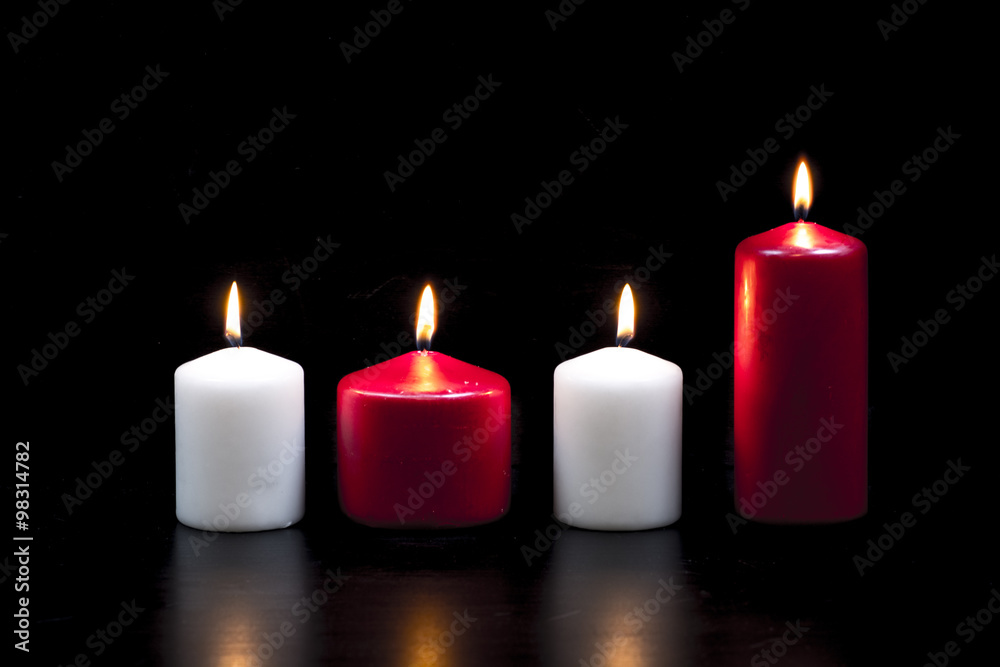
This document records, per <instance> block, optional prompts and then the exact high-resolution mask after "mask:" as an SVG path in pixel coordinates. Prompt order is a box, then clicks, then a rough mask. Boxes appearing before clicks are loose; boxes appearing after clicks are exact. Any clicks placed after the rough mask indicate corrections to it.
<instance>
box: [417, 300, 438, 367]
mask: <svg viewBox="0 0 1000 667" xmlns="http://www.w3.org/2000/svg"><path fill="white" fill-rule="evenodd" d="M436 319H437V318H436V316H435V313H434V292H433V291H432V290H431V286H430V285H427V286H426V287H424V292H423V294H421V295H420V306H419V307H418V308H417V349H418V350H421V351H423V350H429V349H431V336H433V335H434V325H435V321H436Z"/></svg>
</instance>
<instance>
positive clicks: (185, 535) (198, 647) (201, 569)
mask: <svg viewBox="0 0 1000 667" xmlns="http://www.w3.org/2000/svg"><path fill="white" fill-rule="evenodd" d="M167 567H168V574H167V576H166V577H165V580H166V581H167V582H169V584H170V586H171V589H170V590H168V591H167V592H166V598H167V604H166V606H165V608H164V610H163V611H162V612H161V613H162V614H163V615H164V619H163V620H162V621H160V624H161V627H162V628H163V632H164V634H165V635H166V638H165V639H166V641H165V642H164V644H163V645H164V646H165V647H166V648H165V651H164V655H163V656H162V659H163V664H166V665H177V666H179V667H180V666H189V665H220V666H226V667H230V666H232V667H236V666H239V667H251V666H254V665H263V664H271V665H275V664H280V665H300V664H301V665H306V664H310V662H311V658H312V657H313V654H312V652H311V650H310V646H311V642H310V641H309V635H310V633H309V631H308V629H307V628H306V627H305V624H304V623H302V622H301V621H302V620H303V616H302V614H295V613H294V610H295V606H296V604H298V603H300V602H301V600H302V599H303V598H304V597H309V596H310V595H311V594H312V590H311V584H310V577H309V562H308V559H307V554H306V546H305V541H304V539H303V535H302V532H301V531H300V530H299V529H298V528H294V527H293V528H289V529H286V530H280V531H267V532H260V533H241V534H232V533H211V532H206V531H201V530H194V529H191V528H188V527H186V526H183V525H178V526H177V528H176V531H175V533H174V550H173V555H172V558H171V562H170V564H169V565H168V566H167Z"/></svg>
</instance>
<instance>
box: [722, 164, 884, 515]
mask: <svg viewBox="0 0 1000 667" xmlns="http://www.w3.org/2000/svg"><path fill="white" fill-rule="evenodd" d="M808 178H809V177H808V170H807V169H806V167H805V163H804V162H803V163H802V164H801V165H800V166H799V173H798V176H797V177H796V209H797V210H798V209H799V208H800V207H801V208H802V209H803V217H804V215H805V213H804V210H805V209H808V206H809V200H810V196H809V192H808V191H809V184H808ZM735 320H736V321H735V337H736V362H735V367H734V449H735V459H736V460H735V468H736V480H735V481H736V484H735V486H736V488H735V492H736V506H737V509H738V510H739V512H740V514H741V515H742V516H743V517H745V518H751V519H755V520H757V521H764V522H770V523H823V522H833V521H845V520H848V519H853V518H855V517H858V516H861V515H863V514H864V513H865V512H866V511H867V507H868V463H867V456H868V250H867V249H866V248H865V245H864V244H863V243H862V242H861V241H859V240H857V239H855V238H853V237H851V236H847V235H845V234H841V233H839V232H836V231H833V230H832V229H827V228H826V227H822V226H820V225H817V224H815V223H812V222H805V221H804V220H803V219H802V218H800V219H799V221H798V222H790V223H788V224H785V225H782V226H781V227H777V228H775V229H772V230H770V231H768V232H764V233H763V234H758V235H757V236H751V237H750V238H748V239H745V240H744V241H743V242H742V243H740V244H739V246H737V248H736V285H735Z"/></svg>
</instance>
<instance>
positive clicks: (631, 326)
mask: <svg viewBox="0 0 1000 667" xmlns="http://www.w3.org/2000/svg"><path fill="white" fill-rule="evenodd" d="M633 336H635V302H634V301H633V300H632V288H631V287H629V286H628V284H626V285H625V288H624V289H622V298H621V301H620V302H619V304H618V339H617V343H618V347H625V346H626V345H628V344H629V341H630V340H632V337H633Z"/></svg>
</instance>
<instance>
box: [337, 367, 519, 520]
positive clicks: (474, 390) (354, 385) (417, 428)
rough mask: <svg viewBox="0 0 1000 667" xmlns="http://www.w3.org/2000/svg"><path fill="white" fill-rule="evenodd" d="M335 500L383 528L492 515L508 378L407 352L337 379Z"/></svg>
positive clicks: (502, 474) (504, 497)
mask: <svg viewBox="0 0 1000 667" xmlns="http://www.w3.org/2000/svg"><path fill="white" fill-rule="evenodd" d="M337 479H338V482H339V487H340V504H341V507H342V508H343V510H344V512H345V513H346V514H347V515H348V516H349V517H351V518H352V519H354V520H355V521H357V522H359V523H363V524H367V525H369V526H377V527H383V528H453V527H461V526H472V525H477V524H481V523H488V522H490V521H495V520H497V519H499V518H501V517H503V515H504V514H505V513H506V512H507V510H508V508H509V506H510V384H509V383H508V382H507V380H505V379H504V378H503V377H502V376H500V375H498V374H496V373H493V372H490V371H487V370H484V369H482V368H478V367H476V366H473V365H471V364H467V363H465V362H463V361H459V360H458V359H455V358H453V357H449V356H447V355H444V354H441V353H439V352H430V351H428V350H422V351H419V352H410V353H409V354H404V355H402V356H399V357H396V358H395V359H390V360H389V361H385V362H382V363H381V364H376V365H375V366H371V367H369V368H366V369H364V370H360V371H357V372H355V373H351V374H350V375H348V376H346V377H345V378H343V379H342V380H341V381H340V384H339V385H338V386H337Z"/></svg>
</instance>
